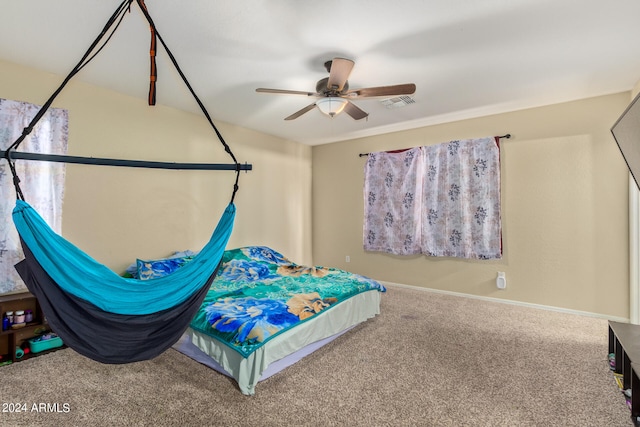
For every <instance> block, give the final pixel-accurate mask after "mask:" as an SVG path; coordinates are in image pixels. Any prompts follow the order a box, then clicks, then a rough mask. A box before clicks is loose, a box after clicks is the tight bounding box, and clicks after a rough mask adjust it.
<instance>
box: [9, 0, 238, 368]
mask: <svg viewBox="0 0 640 427" xmlns="http://www.w3.org/2000/svg"><path fill="white" fill-rule="evenodd" d="M136 1H137V3H138V5H139V6H140V8H141V10H142V12H143V14H144V15H145V17H146V19H147V21H148V22H149V25H150V29H151V36H152V42H151V44H152V49H151V53H152V56H151V61H152V63H151V87H150V91H149V104H150V105H154V104H155V61H154V55H155V42H156V38H157V39H159V40H160V41H161V43H162V45H163V46H164V48H165V50H166V52H167V53H168V55H169V57H170V59H171V61H172V62H173V64H174V66H175V68H176V70H177V71H178V73H179V74H180V76H181V77H182V79H183V81H184V83H185V84H186V85H187V87H188V88H189V90H190V92H191V94H192V95H193V96H194V98H195V99H196V102H197V103H198V105H199V106H200V108H201V110H202V111H203V113H204V115H205V116H206V118H207V119H208V121H209V123H210V124H211V126H212V127H213V129H214V131H215V133H216V134H217V136H218V139H219V140H220V142H221V143H222V145H223V146H224V149H225V151H226V152H227V153H228V154H229V155H230V156H231V158H232V159H233V162H234V164H233V165H218V166H227V167H216V165H210V166H214V167H208V168H207V167H203V168H202V169H230V168H229V167H228V166H232V168H231V169H232V170H233V169H234V170H235V172H236V179H235V183H234V186H233V194H232V196H231V201H230V202H229V205H228V206H227V208H226V209H225V210H224V212H223V214H222V216H221V218H220V220H219V222H218V225H217V227H216V228H215V230H214V231H213V234H212V236H211V239H210V240H209V241H208V243H207V244H206V245H205V246H204V248H203V249H202V250H201V251H200V252H199V253H198V254H197V255H196V256H195V257H194V259H193V260H192V261H191V262H189V263H187V264H185V265H184V266H183V267H181V268H179V269H178V270H177V271H175V272H173V273H172V274H170V275H168V276H165V277H161V278H157V279H151V280H139V279H132V278H125V277H121V276H119V275H118V274H116V273H114V272H113V271H111V270H110V269H109V268H108V267H106V266H104V265H102V264H100V263H99V262H97V261H96V260H94V259H93V258H91V257H90V256H89V255H87V254H86V253H84V252H83V251H81V250H80V249H79V248H77V247H76V246H74V245H73V244H72V243H71V242H69V241H67V240H65V239H64V238H63V237H62V236H60V235H58V234H57V233H55V232H54V231H53V230H52V229H51V228H50V226H49V225H48V224H47V223H46V222H45V221H44V220H43V219H42V217H41V216H40V215H39V214H38V213H37V212H36V211H35V210H34V209H33V208H32V207H31V206H30V205H29V204H28V203H27V202H26V201H25V200H24V196H23V194H22V191H21V189H20V185H19V182H20V180H19V178H18V176H17V173H16V168H15V164H14V159H15V158H18V155H17V154H19V153H18V152H15V151H14V150H15V149H16V148H17V147H18V146H19V145H20V143H21V142H22V141H23V140H24V138H25V137H26V136H27V135H28V134H29V133H30V132H31V130H32V128H33V126H34V125H35V124H36V123H37V121H38V120H40V118H41V117H42V116H43V115H44V113H45V112H46V110H47V108H49V106H50V105H51V103H52V102H53V99H54V98H55V97H56V96H57V95H58V93H60V91H61V90H62V88H63V87H64V86H65V85H66V83H67V82H68V81H69V80H70V79H71V78H72V77H73V76H74V75H75V74H76V73H77V72H78V71H80V69H81V68H82V67H84V65H86V64H87V63H88V62H89V61H90V60H91V59H93V57H95V55H96V54H97V53H98V52H99V51H100V50H101V49H102V48H103V47H104V45H105V44H106V43H107V42H108V40H109V38H110V37H111V36H112V35H113V32H114V31H115V29H116V28H117V26H118V25H119V23H120V22H121V21H122V18H123V17H124V15H125V13H126V12H127V11H129V10H130V9H129V8H130V6H131V3H132V2H133V0H125V1H124V2H123V3H121V4H120V6H119V7H118V9H117V10H116V12H114V14H113V15H112V16H111V18H110V19H109V21H108V22H107V25H105V27H104V29H103V30H102V32H101V33H100V35H99V36H98V38H97V39H96V40H95V41H94V43H93V44H92V45H91V47H90V48H89V50H88V51H87V52H86V53H85V55H84V56H83V58H82V60H81V61H80V62H79V63H78V65H77V66H76V67H75V68H74V69H73V70H72V71H71V73H70V74H69V75H68V76H67V78H66V79H65V80H64V81H63V83H62V85H61V86H60V87H59V88H58V89H57V90H56V91H55V92H54V94H53V95H52V96H51V97H50V98H49V100H48V101H47V102H46V103H45V104H44V105H43V107H42V108H41V110H40V111H39V112H38V113H37V114H36V116H35V117H34V119H33V120H32V121H31V123H30V124H29V125H28V127H27V128H25V130H24V132H23V133H22V135H21V136H20V137H19V138H18V139H17V140H16V141H15V142H14V143H13V144H12V145H11V146H10V147H9V148H8V149H7V150H6V151H5V152H3V157H4V158H5V159H6V160H7V161H8V163H9V167H10V170H11V173H12V174H13V178H14V186H15V189H16V199H17V200H16V206H15V209H14V210H13V222H14V224H15V226H16V229H17V230H18V234H19V236H20V241H21V244H22V248H23V251H24V259H23V260H22V261H20V262H19V263H18V264H17V265H16V270H17V271H18V273H19V274H20V276H21V278H22V279H23V280H24V282H25V284H26V285H27V288H28V289H29V291H30V292H31V293H33V294H34V295H35V296H36V298H37V299H38V302H39V304H40V306H41V307H42V309H43V312H44V314H45V316H46V319H47V322H48V323H49V325H50V326H51V328H52V329H53V331H54V332H55V333H56V334H58V335H59V336H60V338H62V340H63V342H64V343H65V344H66V345H67V346H69V347H71V348H73V349H74V350H76V351H77V352H78V353H80V354H83V355H84V356H87V357H89V358H91V359H94V360H97V361H99V362H102V363H130V362H136V361H140V360H147V359H151V358H153V357H156V356H157V355H159V354H161V353H162V352H164V351H165V350H167V349H168V348H169V347H171V346H172V345H173V344H174V343H175V342H177V340H178V339H179V338H180V336H181V335H182V333H183V332H184V331H185V330H186V328H187V327H188V325H189V323H190V322H191V320H192V318H193V316H194V315H195V313H196V311H197V310H198V308H199V307H200V305H201V303H202V301H203V299H204V297H205V295H206V293H207V291H208V289H209V286H210V284H211V282H212V281H213V279H214V277H215V275H216V272H217V269H218V267H219V264H220V260H221V259H222V255H223V252H224V250H225V247H226V244H227V242H228V240H229V237H230V235H231V230H232V228H233V223H234V218H235V211H236V209H235V205H234V204H233V200H234V197H235V194H236V192H237V190H238V177H239V173H240V170H248V169H250V167H249V168H247V167H246V166H247V165H245V167H242V165H240V164H239V163H238V162H237V160H236V158H235V156H234V155H233V153H232V152H231V150H230V148H229V146H228V145H227V144H226V142H225V141H224V139H223V138H222V135H221V134H220V132H218V130H217V128H216V127H215V125H214V123H213V121H212V120H211V117H210V116H209V114H208V112H207V111H206V109H205V107H204V105H203V104H202V102H200V100H199V99H198V97H197V96H196V94H195V92H194V91H193V89H192V88H191V86H190V85H189V83H188V82H187V80H186V78H185V77H184V74H183V73H182V71H181V70H180V67H179V66H178V64H177V62H176V61H175V58H174V57H173V55H172V54H171V52H170V51H169V49H168V48H167V46H166V45H165V43H164V41H163V40H162V38H161V37H160V35H159V34H158V32H157V30H156V27H155V25H154V23H153V20H152V19H151V17H150V16H149V14H148V11H147V9H146V6H145V4H144V0H136ZM114 26H115V27H114ZM112 27H113V29H112ZM109 31H111V33H110V34H109V35H108V37H107V33H108V32H109ZM104 37H107V40H106V41H105V42H104V44H103V45H102V46H101V47H100V48H98V50H97V52H95V53H94V54H93V55H92V56H91V57H90V54H91V53H92V52H94V51H95V50H96V47H97V45H98V44H99V43H100V41H101V40H102V39H103V38H104ZM12 153H15V154H16V156H15V157H13V156H12ZM78 159H80V161H79V160H78ZM86 159H87V158H75V159H70V158H69V157H68V156H67V157H65V159H64V161H66V162H74V160H75V162H76V163H85V161H84V160H86ZM90 159H92V158H90ZM92 160H93V161H88V162H86V163H89V164H96V162H95V161H94V160H95V159H92ZM102 160H105V162H103V163H97V164H112V165H114V166H141V167H159V166H158V163H157V162H149V164H148V165H144V163H145V162H137V164H135V165H131V164H126V163H125V164H119V163H117V162H115V161H114V162H110V161H108V159H102ZM47 161H52V160H49V159H47ZM53 161H61V160H53ZM140 163H142V165H141V164H140ZM169 165H175V164H169ZM249 166H250V165H249ZM170 168H175V167H170Z"/></svg>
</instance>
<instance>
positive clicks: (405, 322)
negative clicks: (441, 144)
mask: <svg viewBox="0 0 640 427" xmlns="http://www.w3.org/2000/svg"><path fill="white" fill-rule="evenodd" d="M607 331H608V329H607V321H606V320H603V319H597V318H592V317H586V316H579V315H574V314H567V313H559V312H554V311H548V310H540V309H535V308H528V307H522V306H516V305H509V304H503V303H497V302H488V301H482V300H477V299H471V298H465V297H457V296H451V295H443V294H438V293H433V292H426V291H422V290H415V289H408V288H403V287H389V290H388V292H387V293H386V294H385V295H383V301H382V313H381V314H380V315H379V316H378V317H376V318H375V319H372V320H370V321H368V322H366V323H364V324H362V325H359V326H358V327H356V328H354V329H353V330H351V331H350V332H348V333H347V334H345V335H343V336H342V337H340V338H338V339H337V340H335V341H334V342H332V343H330V344H329V345H327V346H325V347H323V348H322V349H320V350H319V351H317V352H315V353H314V354H312V355H310V356H308V357H306V358H305V359H303V360H302V361H300V362H298V363H297V364H295V365H293V366H291V367H289V368H287V369H286V370H285V371H283V372H280V373H279V374H277V375H275V376H273V377H271V378H269V379H267V380H265V381H263V382H261V383H259V384H258V386H257V387H256V395H255V396H251V397H250V396H244V395H242V394H241V393H240V392H239V391H238V389H237V387H236V385H235V383H234V382H233V381H232V380H230V379H229V378H227V377H225V376H223V375H221V374H218V373H216V372H215V371H212V370H210V369H209V368H206V367H204V366H203V365H200V364H198V363H196V362H193V361H192V360H190V359H188V358H187V357H185V356H184V355H182V354H180V353H179V352H177V351H175V350H169V351H167V352H165V353H164V354H162V355H161V356H159V357H158V358H156V359H154V360H151V361H146V362H138V363H132V364H128V365H103V364H100V363H97V362H94V361H91V360H88V359H86V358H85V357H82V356H80V355H78V354H77V353H75V352H74V351H73V350H71V349H65V350H60V351H57V352H54V353H50V354H46V355H43V356H40V357H36V358H32V359H29V360H26V361H23V362H20V363H15V364H13V365H9V366H5V367H0V401H1V402H2V405H3V408H2V409H3V412H1V413H0V425H2V426H39V425H42V426H316V425H318V426H319V425H322V426H510V427H511V426H594V427H617V426H631V425H632V423H631V419H630V412H629V410H628V409H627V407H626V404H625V400H624V396H623V395H622V393H621V392H620V391H619V389H618V388H617V386H616V384H615V381H614V379H613V375H612V373H611V371H610V370H609V368H608V364H607V350H608V348H607V343H608V341H607ZM9 404H20V405H24V406H23V407H24V408H25V409H26V411H24V412H7V411H8V410H9ZM34 405H35V406H34ZM34 408H35V409H34ZM14 409H15V406H14Z"/></svg>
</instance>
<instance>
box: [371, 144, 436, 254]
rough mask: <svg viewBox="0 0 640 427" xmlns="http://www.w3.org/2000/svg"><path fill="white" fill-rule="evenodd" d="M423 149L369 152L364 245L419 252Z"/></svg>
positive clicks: (389, 250)
mask: <svg viewBox="0 0 640 427" xmlns="http://www.w3.org/2000/svg"><path fill="white" fill-rule="evenodd" d="M421 157H422V154H421V149H420V148H419V147H418V148H412V149H410V150H405V151H401V152H395V153H394V152H388V153H385V152H381V153H371V154H369V159H368V160H367V163H366V165H365V181H364V196H365V203H364V217H365V221H364V248H365V250H367V251H379V252H388V253H393V254H397V255H411V254H419V253H420V252H421V248H420V243H421V239H420V229H421V226H420V222H421V220H422V215H421V213H420V210H421V206H420V204H421V200H420V194H421V191H422V179H421V177H422V175H423V174H424V171H423V163H424V162H423V161H422V158H421Z"/></svg>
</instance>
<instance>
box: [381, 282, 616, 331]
mask: <svg viewBox="0 0 640 427" xmlns="http://www.w3.org/2000/svg"><path fill="white" fill-rule="evenodd" d="M379 282H380V283H382V284H383V285H385V286H387V285H389V286H397V287H400V288H409V289H415V290H419V291H425V292H434V293H438V294H446V295H453V296H458V297H464V298H473V299H479V300H484V301H493V302H500V303H503V304H512V305H520V306H523V307H531V308H539V309H541V310H550V311H558V312H561V313H570V314H578V315H580V316H589V317H597V318H600V319H607V320H613V321H615V322H622V323H629V319H627V318H624V317H618V316H607V315H604V314H600V313H592V312H589V311H580V310H571V309H568V308H561V307H554V306H551V305H542V304H533V303H530V302H522V301H513V300H508V299H502V298H494V297H486V296H481V295H472V294H465V293H462V292H453V291H444V290H441V289H433V288H423V287H422V286H414V285H404V284H402V283H393V282H385V281H382V280H379Z"/></svg>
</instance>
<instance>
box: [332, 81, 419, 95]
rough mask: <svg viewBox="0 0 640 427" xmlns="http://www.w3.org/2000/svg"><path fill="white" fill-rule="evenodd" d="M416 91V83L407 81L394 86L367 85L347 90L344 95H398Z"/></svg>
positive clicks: (410, 93)
mask: <svg viewBox="0 0 640 427" xmlns="http://www.w3.org/2000/svg"><path fill="white" fill-rule="evenodd" d="M415 91H416V85H415V84H413V83H406V84H401V85H393V86H380V87H367V88H363V89H353V90H350V91H347V92H346V93H345V94H344V96H346V97H354V98H356V97H357V98H368V97H374V96H397V95H412V94H413V93H415Z"/></svg>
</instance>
